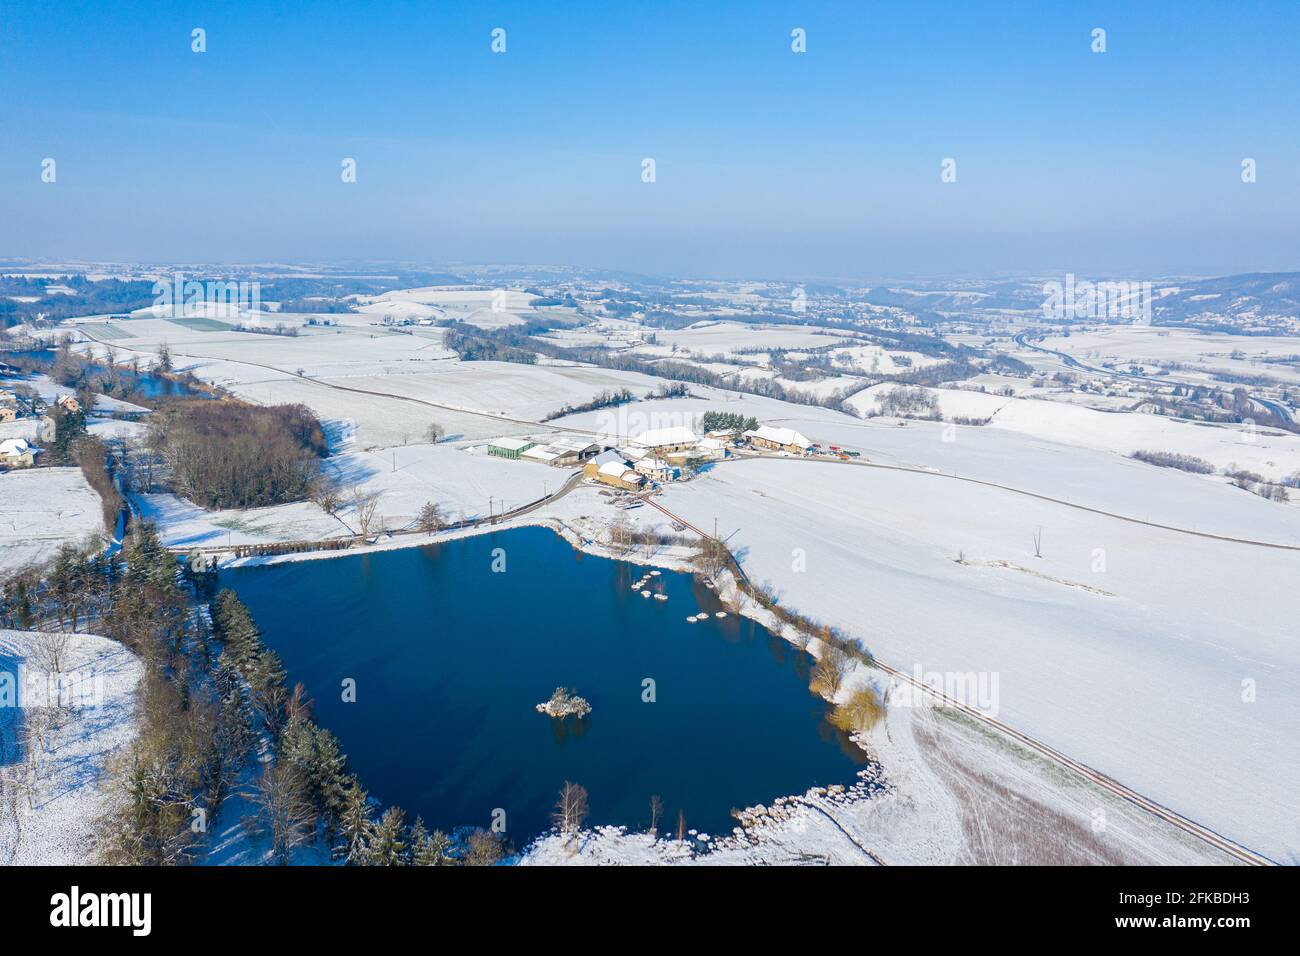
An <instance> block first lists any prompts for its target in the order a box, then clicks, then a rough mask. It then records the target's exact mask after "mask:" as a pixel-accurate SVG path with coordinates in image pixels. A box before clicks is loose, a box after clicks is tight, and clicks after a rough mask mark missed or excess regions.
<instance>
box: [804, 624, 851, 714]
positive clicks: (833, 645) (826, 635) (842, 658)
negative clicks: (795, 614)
mask: <svg viewBox="0 0 1300 956" xmlns="http://www.w3.org/2000/svg"><path fill="white" fill-rule="evenodd" d="M817 636H818V638H819V639H820V641H821V650H820V653H819V655H818V657H817V663H816V664H815V665H813V672H812V689H813V690H814V691H816V692H817V693H819V694H821V695H822V696H823V697H825V698H827V699H831V698H834V696H835V695H836V694H838V693H839V690H840V685H842V684H843V683H844V675H845V674H846V673H847V672H848V669H849V655H848V654H847V653H846V652H845V650H844V647H843V645H842V644H841V643H840V642H839V641H838V640H836V638H835V635H834V634H833V633H832V632H831V629H830V628H829V627H823V628H822V630H821V633H820V634H818V635H817Z"/></svg>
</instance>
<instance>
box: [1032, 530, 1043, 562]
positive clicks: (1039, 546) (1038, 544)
mask: <svg viewBox="0 0 1300 956" xmlns="http://www.w3.org/2000/svg"><path fill="white" fill-rule="evenodd" d="M1042 556H1043V526H1042V525H1039V526H1038V530H1037V531H1035V532H1034V557H1036V558H1041V557H1042Z"/></svg>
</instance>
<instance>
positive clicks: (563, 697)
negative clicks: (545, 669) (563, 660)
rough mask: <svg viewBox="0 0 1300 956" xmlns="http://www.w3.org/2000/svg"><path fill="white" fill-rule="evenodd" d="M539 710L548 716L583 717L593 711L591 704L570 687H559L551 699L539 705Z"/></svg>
mask: <svg viewBox="0 0 1300 956" xmlns="http://www.w3.org/2000/svg"><path fill="white" fill-rule="evenodd" d="M537 712H538V713H539V714H546V715H547V716H548V717H561V718H563V717H579V718H581V717H586V716H587V715H588V714H590V713H591V704H589V703H587V701H586V700H584V699H583V698H581V697H579V696H578V695H577V694H573V693H570V692H569V690H568V688H565V687H557V688H555V693H554V694H552V695H551V699H550V700H548V701H547V702H546V703H544V704H538V705H537Z"/></svg>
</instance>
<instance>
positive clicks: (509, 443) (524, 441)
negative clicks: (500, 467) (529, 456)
mask: <svg viewBox="0 0 1300 956" xmlns="http://www.w3.org/2000/svg"><path fill="white" fill-rule="evenodd" d="M536 444H537V442H535V441H533V440H532V439H531V438H494V439H493V440H492V441H490V442H488V446H487V450H488V454H489V455H495V456H496V457H497V458H510V459H512V460H516V461H517V460H518V459H519V456H520V455H522V454H523V453H524V452H526V451H528V449H530V448H532V447H533V446H534V445H536Z"/></svg>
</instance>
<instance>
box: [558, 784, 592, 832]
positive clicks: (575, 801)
mask: <svg viewBox="0 0 1300 956" xmlns="http://www.w3.org/2000/svg"><path fill="white" fill-rule="evenodd" d="M589 813H590V810H588V808H587V789H586V788H585V787H584V786H582V784H578V783H572V782H570V781H568V780H566V781H564V786H563V787H562V788H561V789H560V799H559V800H558V801H557V802H556V804H555V810H554V812H552V813H551V821H552V822H553V823H554V824H555V825H556V826H557V827H559V828H560V832H562V833H567V834H573V833H577V832H578V830H580V829H582V823H583V821H584V820H586V819H587V815H588V814H589Z"/></svg>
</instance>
